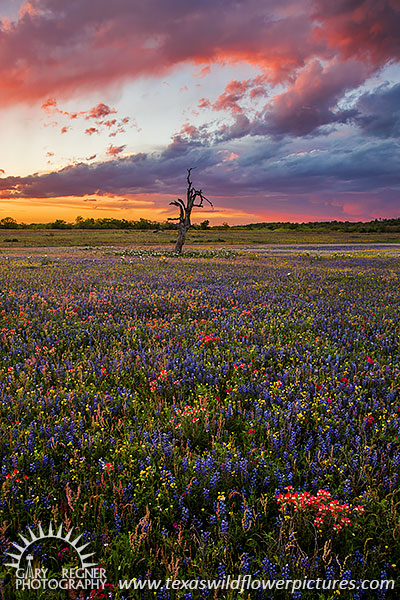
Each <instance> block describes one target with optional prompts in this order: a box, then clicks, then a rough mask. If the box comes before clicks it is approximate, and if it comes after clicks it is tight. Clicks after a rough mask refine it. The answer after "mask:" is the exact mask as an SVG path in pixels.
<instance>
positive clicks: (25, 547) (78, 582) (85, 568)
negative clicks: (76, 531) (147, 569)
mask: <svg viewBox="0 0 400 600" xmlns="http://www.w3.org/2000/svg"><path fill="white" fill-rule="evenodd" d="M28 532H29V535H22V534H21V533H20V534H18V535H19V537H20V538H21V542H18V543H17V542H12V545H13V546H14V548H15V550H16V551H15V552H6V554H7V556H10V557H11V558H12V559H13V561H12V562H7V563H5V565H6V566H8V567H12V568H13V569H15V570H16V575H17V577H16V587H17V588H18V589H40V588H43V589H57V588H61V589H75V590H76V589H88V588H90V589H99V588H102V586H104V584H105V582H106V581H107V580H106V577H105V569H102V568H100V567H98V566H97V563H95V562H93V558H92V557H93V555H94V553H93V552H86V553H84V551H85V549H87V547H88V546H89V543H90V542H87V543H85V544H81V539H82V534H80V535H78V536H77V537H76V538H73V535H72V533H73V528H72V529H70V530H69V531H67V532H66V533H65V534H64V533H63V526H62V525H60V527H59V528H58V529H57V530H55V529H53V525H52V524H51V523H50V525H49V528H48V530H47V531H46V530H43V528H42V525H41V524H40V525H39V526H38V534H35V533H34V532H33V531H32V529H31V528H28ZM49 539H54V540H59V541H60V542H62V543H63V544H67V545H68V546H70V547H71V548H72V549H73V550H74V551H75V552H76V554H77V556H78V558H79V562H80V565H79V566H78V567H76V568H69V569H65V568H62V577H61V579H56V578H54V577H53V578H50V576H49V575H48V571H49V569H47V568H45V567H40V568H34V567H33V566H32V562H33V560H34V555H33V552H32V550H33V549H32V548H31V547H32V546H34V544H37V543H39V542H43V541H45V540H49ZM25 555H26V562H27V567H26V569H23V568H22V564H21V563H22V560H23V558H24V556H25Z"/></svg>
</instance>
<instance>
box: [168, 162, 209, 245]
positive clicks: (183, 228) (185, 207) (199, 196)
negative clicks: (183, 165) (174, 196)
mask: <svg viewBox="0 0 400 600" xmlns="http://www.w3.org/2000/svg"><path fill="white" fill-rule="evenodd" d="M192 170H193V167H192V168H190V169H188V170H187V172H188V174H187V178H186V181H187V189H186V202H184V201H183V200H182V199H181V198H178V200H174V201H173V202H170V204H173V205H174V206H177V207H178V208H179V213H180V214H179V217H170V218H169V219H168V220H169V221H178V239H177V240H176V244H175V252H176V253H177V254H180V253H181V252H182V247H183V244H184V243H185V239H186V234H187V232H188V231H189V229H190V228H191V226H192V223H191V221H190V217H191V214H192V210H193V209H194V208H195V207H196V208H203V202H204V201H205V202H208V204H209V205H210V206H211V207H212V208H214V207H213V204H212V202H211V201H210V200H209V199H208V198H206V197H205V196H204V195H203V192H202V191H201V190H196V189H195V188H194V187H193V183H192V181H191V179H190V174H191V172H192Z"/></svg>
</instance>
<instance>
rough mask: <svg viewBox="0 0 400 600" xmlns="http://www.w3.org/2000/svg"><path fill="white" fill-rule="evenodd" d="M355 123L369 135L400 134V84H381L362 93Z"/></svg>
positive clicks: (393, 135) (358, 102) (386, 136)
mask: <svg viewBox="0 0 400 600" xmlns="http://www.w3.org/2000/svg"><path fill="white" fill-rule="evenodd" d="M356 109H357V115H356V116H355V119H354V121H355V123H356V124H357V125H358V126H359V127H361V129H362V131H363V132H364V133H365V134H367V135H374V136H377V137H382V138H390V137H391V138H399V136H400V84H397V85H392V86H389V85H388V84H385V85H381V86H379V87H378V88H377V89H375V90H373V91H370V92H366V93H365V94H362V95H361V96H360V97H359V99H358V101H357V103H356Z"/></svg>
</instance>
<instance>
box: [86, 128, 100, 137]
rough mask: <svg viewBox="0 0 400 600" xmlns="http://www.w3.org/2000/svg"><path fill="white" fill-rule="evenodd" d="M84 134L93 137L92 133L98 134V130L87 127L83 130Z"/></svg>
mask: <svg viewBox="0 0 400 600" xmlns="http://www.w3.org/2000/svg"><path fill="white" fill-rule="evenodd" d="M85 133H86V134H87V135H93V134H94V133H99V130H98V129H96V127H88V128H87V129H85Z"/></svg>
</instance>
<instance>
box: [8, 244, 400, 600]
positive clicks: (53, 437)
mask: <svg viewBox="0 0 400 600" xmlns="http://www.w3.org/2000/svg"><path fill="white" fill-rule="evenodd" d="M0 266H1V287H0V319H1V322H0V344H1V346H0V398H1V403H0V410H1V421H0V446H1V454H2V456H1V474H0V477H1V499H0V535H1V539H0V541H1V562H2V566H1V571H0V577H1V584H0V598H1V599H2V600H12V599H14V598H16V599H18V600H19V599H21V600H22V599H24V598H28V597H29V598H43V599H44V598H46V599H48V598H67V597H69V598H75V597H79V598H80V597H85V596H82V595H81V596H74V595H73V593H72V592H71V593H70V594H69V595H66V593H65V592H61V591H60V592H48V591H47V592H43V591H42V592H39V591H38V592H33V591H31V592H29V593H27V592H22V591H17V590H16V589H15V586H14V570H13V569H12V568H10V567H7V566H5V564H4V563H6V562H8V558H9V557H7V555H6V554H5V553H6V552H12V551H13V547H12V546H11V543H12V542H13V541H16V540H18V539H19V538H18V533H22V534H23V535H27V531H28V527H30V528H35V527H37V526H38V524H39V523H42V524H44V525H47V524H48V523H50V522H52V523H53V524H54V525H55V526H57V527H58V526H59V525H61V524H63V526H64V529H65V530H67V529H70V528H71V527H74V528H76V531H77V532H79V533H82V534H83V540H84V541H85V542H90V548H91V551H93V552H94V554H95V557H96V559H97V561H98V562H99V563H100V564H101V565H102V567H104V568H105V569H106V573H107V580H108V585H107V586H106V587H105V588H104V589H103V590H98V591H92V592H91V596H90V597H91V598H115V599H116V600H117V599H121V600H122V599H123V598H125V599H126V598H159V599H168V598H170V599H174V598H182V599H185V600H189V599H192V598H193V599H195V598H210V599H214V598H228V599H230V600H233V599H236V598H238V597H240V598H251V599H253V598H254V599H257V598H260V599H261V598H289V597H293V598H321V599H322V598H324V599H327V598H337V597H340V598H354V599H356V600H357V599H362V598H394V597H396V598H397V597H398V595H393V594H394V592H393V591H391V592H387V593H385V592H378V591H374V592H372V591H369V592H361V591H352V592H351V593H350V592H341V593H340V594H336V593H328V592H320V593H317V592H315V591H314V592H312V591H307V590H305V591H301V592H300V591H298V592H296V593H295V594H293V595H291V596H289V595H288V592H287V591H281V592H279V591H276V590H275V591H274V592H273V593H272V594H271V592H268V591H262V590H252V591H251V592H250V591H244V592H243V593H241V594H240V595H238V593H237V592H234V591H230V592H229V591H218V590H207V589H205V590H202V591H201V592H200V591H198V592H194V591H188V590H186V591H182V592H177V591H173V590H168V589H166V588H165V587H162V588H160V589H159V590H157V592H153V591H143V592H139V591H135V592H133V591H127V590H121V589H119V586H118V581H119V580H122V579H126V580H131V579H133V578H136V579H137V580H140V579H149V578H155V579H158V578H160V579H167V578H172V579H182V580H187V579H196V578H210V579H222V578H224V577H227V576H228V575H231V576H238V575H246V574H250V575H252V576H253V577H256V578H259V579H277V578H282V579H288V578H290V579H293V578H304V577H312V578H315V579H316V578H318V577H319V578H323V579H325V578H326V579H338V580H339V579H343V578H345V579H355V580H362V579H381V578H385V579H395V580H396V581H397V583H399V582H400V578H399V575H398V572H399V567H400V490H399V471H400V441H399V435H400V402H399V386H400V377H399V375H400V362H399V352H400V350H399V344H398V342H399V322H400V270H399V266H400V261H399V258H398V257H391V256H384V255H379V254H377V253H370V254H368V255H362V254H359V255H354V256H353V255H346V254H340V253H338V254H337V255H334V256H332V255H331V256H328V255H327V256H325V257H323V258H320V257H312V256H311V257H310V256H301V255H294V254H293V255H290V256H266V257H263V256H261V255H250V256H246V255H242V254H237V255H234V254H232V255H226V256H219V255H218V253H216V255H215V256H212V254H209V255H207V256H206V257H201V256H199V257H196V256H190V257H183V258H176V257H163V256H152V255H151V254H148V255H145V256H142V255H140V253H138V255H133V256H123V257H121V256H118V255H114V254H112V253H110V254H106V253H97V254H95V253H91V252H87V253H86V254H83V255H82V256H81V255H79V256H78V255H74V253H73V252H71V253H69V254H65V255H63V254H61V253H60V255H56V254H54V255H51V256H50V258H49V257H48V258H40V257H37V256H36V257H35V256H34V257H31V258H28V257H26V256H14V257H13V256H9V257H5V256H4V255H0ZM54 556H55V557H56V559H54ZM41 560H42V562H43V564H46V566H47V567H48V568H49V569H51V570H52V571H54V572H58V571H59V570H60V568H61V566H62V565H63V566H64V565H69V564H71V565H72V564H73V563H74V557H73V556H72V553H71V552H68V551H66V550H65V548H62V547H60V548H57V552H55V553H54V552H53V549H52V548H48V549H47V550H46V552H44V553H43V555H42V559H41ZM46 561H47V562H46ZM396 565H397V566H396ZM399 591H400V590H399V589H398V591H397V594H398V593H399ZM346 594H349V595H346ZM88 595H89V594H87V596H88Z"/></svg>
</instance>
